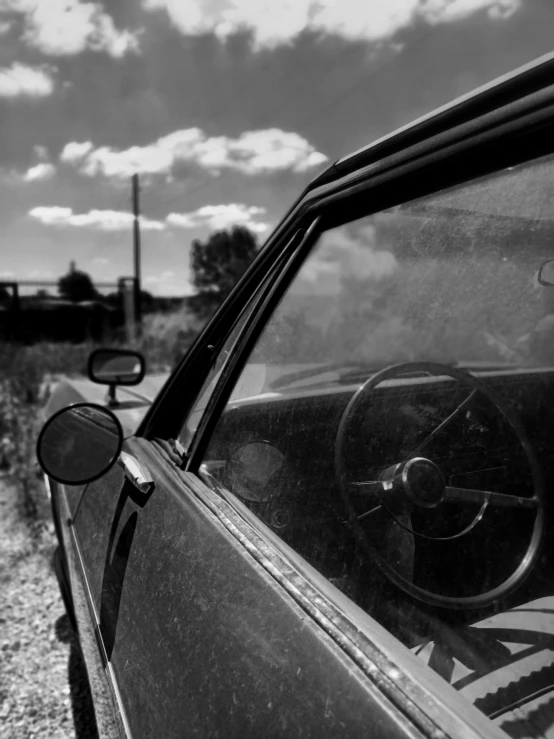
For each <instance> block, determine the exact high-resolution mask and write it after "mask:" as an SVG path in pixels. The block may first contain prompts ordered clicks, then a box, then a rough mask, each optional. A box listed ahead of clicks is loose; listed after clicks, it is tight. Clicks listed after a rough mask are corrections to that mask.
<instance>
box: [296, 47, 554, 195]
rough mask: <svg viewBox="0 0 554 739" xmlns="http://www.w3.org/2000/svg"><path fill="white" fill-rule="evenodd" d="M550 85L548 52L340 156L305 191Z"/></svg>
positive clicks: (553, 56) (553, 78) (553, 65)
mask: <svg viewBox="0 0 554 739" xmlns="http://www.w3.org/2000/svg"><path fill="white" fill-rule="evenodd" d="M553 82H554V52H550V53H549V54H545V55H544V56H541V57H539V58H538V59H535V60H534V61H532V62H529V63H528V64H525V65H523V66H522V67H519V68H518V69H516V70H515V71H513V72H510V73H509V74H506V75H503V76H501V77H498V78H496V79H495V80H493V81H492V82H489V83H487V84H486V85H483V86H482V87H478V88H477V89H476V90H473V91H472V92H470V93H468V94H466V95H462V96H461V97H458V98H456V99H455V100H453V101H452V102H450V103H448V104H447V105H443V106H441V107H440V108H437V109H436V110H434V111H432V112H431V113H428V114H426V115H424V116H422V117H420V118H417V119H416V120H415V121H413V122H411V123H409V124H408V125H406V126H402V127H401V128H399V129H397V130H396V131H393V132H392V133H390V134H387V135H386V136H383V137H381V138H379V139H377V140H376V141H374V142H373V143H371V144H368V145H367V146H364V147H363V148H362V149H358V150H357V151H354V152H352V153H351V154H348V155H347V156H345V157H342V158H341V159H339V160H338V161H336V162H335V163H334V164H332V165H331V166H330V167H329V168H328V169H326V170H325V171H324V172H322V173H321V174H320V175H319V176H317V177H316V178H315V179H314V180H312V182H311V183H310V184H309V185H308V188H307V191H306V192H309V191H310V190H313V189H315V188H317V187H319V186H321V185H324V184H328V183H331V182H333V181H335V180H338V179H340V178H341V177H343V176H344V175H345V174H348V173H350V172H353V171H355V170H357V169H359V168H361V167H365V166H367V165H369V164H372V163H373V162H376V161H378V160H380V159H383V158H384V157H388V156H390V155H391V154H394V153H395V152H397V151H399V150H400V149H404V148H406V147H407V146H411V145H413V144H417V143H419V142H421V141H423V140H425V139H428V138H430V137H431V136H433V135H435V134H437V133H439V132H442V131H445V130H447V129H449V128H453V127H454V126H458V125H460V124H462V123H465V122H466V121H469V120H471V119H472V118H475V117H476V116H478V115H482V114H484V113H488V112H490V111H492V110H495V109H496V108H498V107H500V106H504V105H509V104H510V103H511V102H515V101H516V100H517V99H519V98H520V97H521V96H522V95H528V94H531V93H533V92H536V91H537V90H540V89H542V88H544V87H546V86H548V85H551V84H552V83H553Z"/></svg>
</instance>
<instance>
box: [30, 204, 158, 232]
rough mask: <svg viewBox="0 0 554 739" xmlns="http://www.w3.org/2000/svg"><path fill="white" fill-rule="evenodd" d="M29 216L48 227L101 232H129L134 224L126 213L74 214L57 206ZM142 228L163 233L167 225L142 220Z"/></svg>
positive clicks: (38, 208) (39, 209)
mask: <svg viewBox="0 0 554 739" xmlns="http://www.w3.org/2000/svg"><path fill="white" fill-rule="evenodd" d="M29 215H30V216H31V218H35V219H36V220H37V221H40V222H41V223H43V224H44V225H46V226H73V227H76V228H92V229H96V230H99V231H125V230H129V229H130V228H131V224H132V222H133V216H132V214H131V213H126V212H125V211H118V210H89V212H88V213H74V212H73V210H72V209H71V208H64V207H60V206H56V205H54V206H37V207H36V208H32V209H31V210H30V211H29ZM140 227H141V229H143V230H145V231H163V230H164V229H165V224H164V223H163V222H162V221H153V220H150V219H148V218H141V221H140Z"/></svg>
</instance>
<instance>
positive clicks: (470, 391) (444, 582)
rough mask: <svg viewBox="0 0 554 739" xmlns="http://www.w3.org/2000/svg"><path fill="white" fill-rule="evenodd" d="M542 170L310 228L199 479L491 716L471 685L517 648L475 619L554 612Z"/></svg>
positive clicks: (553, 327) (551, 374)
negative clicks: (547, 524)
mask: <svg viewBox="0 0 554 739" xmlns="http://www.w3.org/2000/svg"><path fill="white" fill-rule="evenodd" d="M553 167H554V160H553V159H552V158H551V157H547V158H544V159H540V160H536V161H534V162H531V163H526V164H524V165H521V166H518V167H512V168H509V169H506V170H503V171H500V172H497V173H495V174H494V175H491V176H489V177H486V178H482V179H479V180H475V181H473V182H470V183H467V184H464V185H461V186H458V187H454V188H450V189H448V190H443V191H441V192H439V193H437V194H435V195H432V196H428V197H425V198H421V199H418V200H414V201H411V202H408V203H403V204H400V205H398V206H396V207H393V208H390V209H387V210H385V211H381V212H379V213H372V214H368V215H367V216H365V217H363V218H360V219H358V220H356V221H354V222H349V223H344V224H343V225H341V226H340V227H336V228H333V229H331V230H327V231H324V232H322V233H321V234H320V237H319V239H318V240H317V243H316V244H315V246H314V248H313V249H312V250H311V252H310V254H309V255H308V257H307V258H306V260H305V262H304V263H303V265H302V266H301V268H300V269H299V271H298V272H297V273H296V275H295V276H294V278H293V279H292V281H291V283H290V285H289V287H288V289H287V290H286V292H285V293H284V295H283V297H282V299H281V300H280V302H279V304H278V306H277V308H276V309H275V311H274V313H273V315H272V316H271V318H270V319H269V321H268V322H267V324H266V326H265V328H264V329H263V331H262V332H261V334H260V336H259V338H258V341H257V343H256V344H255V346H254V348H253V350H252V351H251V352H250V354H249V356H248V358H247V360H246V362H245V364H244V368H243V371H242V374H241V375H240V378H239V379H238V381H237V382H236V384H235V385H234V387H233V389H232V392H231V394H230V396H229V399H228V402H227V405H226V407H225V409H224V411H223V413H222V415H221V417H220V418H219V420H218V423H217V425H216V427H215V430H214V432H213V435H212V436H211V438H210V442H209V445H208V447H207V451H206V452H205V454H204V458H203V459H202V467H201V472H200V474H201V475H202V474H203V473H202V469H204V470H205V475H204V478H205V481H206V483H207V484H208V485H211V486H212V487H214V488H215V489H216V490H219V491H222V490H224V491H225V493H226V494H229V495H230V496H231V499H232V496H236V498H237V499H239V500H240V501H241V503H242V504H244V505H246V506H247V507H248V508H249V509H250V510H251V511H252V512H253V513H254V514H255V515H256V516H257V517H258V518H259V519H260V521H261V522H262V523H263V524H264V525H265V526H267V527H269V528H270V529H271V530H272V531H273V532H275V533H276V534H277V535H278V536H279V537H281V538H282V540H283V541H284V542H285V543H286V544H288V545H289V546H290V547H292V548H293V549H294V550H295V551H296V552H297V553H298V554H299V555H300V556H301V557H303V558H304V559H305V560H307V561H308V562H309V563H310V564H311V565H312V566H313V567H315V568H316V569H317V570H318V571H319V572H320V573H321V574H322V575H323V576H324V577H325V578H327V579H328V580H329V581H330V582H331V583H333V584H334V585H335V586H336V587H337V588H338V589H339V590H340V591H342V592H343V593H344V594H345V595H346V596H348V597H349V598H350V599H352V600H353V601H354V602H356V603H357V604H358V605H359V606H361V607H362V608H363V609H364V610H365V611H366V612H367V613H369V614H370V615H371V616H372V617H374V618H375V619H376V620H377V621H379V622H380V623H381V624H383V625H384V626H385V627H386V628H387V629H389V631H391V632H392V633H393V634H394V635H395V636H397V637H398V638H399V639H400V640H401V641H402V642H403V643H404V644H405V645H406V646H407V647H408V648H411V649H412V650H414V652H415V653H417V654H418V655H419V656H420V657H421V659H422V660H424V661H426V663H427V664H429V665H430V666H431V667H432V668H433V669H435V671H437V672H439V674H441V675H442V676H443V677H444V678H445V679H447V680H448V681H449V682H451V683H452V684H453V685H455V686H456V687H458V688H459V689H460V690H461V691H462V692H464V693H465V694H467V696H468V699H469V700H471V701H472V702H474V703H475V704H476V705H477V706H479V707H481V708H482V710H484V711H485V712H486V713H488V715H493V716H494V717H496V718H495V720H496V721H497V723H499V724H500V725H502V726H503V727H504V728H506V727H507V726H508V724H509V720H508V719H509V717H510V716H512V715H511V714H509V711H508V710H506V711H500V712H498V711H497V709H495V708H494V706H495V705H496V703H495V699H494V698H493V697H491V696H493V695H494V694H495V691H500V689H501V688H502V689H503V688H504V687H505V685H506V684H507V683H510V682H511V681H513V680H516V678H517V675H516V674H515V672H514V670H515V669H516V668H515V667H513V666H512V667H505V669H506V670H507V672H506V673H502V672H500V673H499V672H498V670H499V669H500V667H501V666H502V665H504V666H506V665H513V664H515V658H514V657H513V655H514V653H515V652H517V651H518V650H519V649H520V647H519V646H514V643H516V642H517V643H518V644H519V643H520V642H521V640H522V639H523V642H524V643H527V642H525V638H524V637H522V632H521V629H520V631H519V632H518V633H517V634H515V630H516V629H515V627H516V625H517V624H518V623H519V625H520V626H521V623H522V621H521V618H520V617H519V621H518V617H516V618H514V619H513V620H512V621H510V619H509V618H508V619H507V621H506V618H505V619H504V621H502V620H501V621H500V622H499V623H500V626H498V624H497V623H496V622H495V621H490V619H491V618H492V619H494V618H499V616H498V614H499V613H500V612H502V613H503V617H504V616H505V615H506V612H510V613H512V611H510V609H514V608H515V609H516V610H517V609H518V608H522V609H524V610H526V612H532V613H534V612H535V611H536V612H538V611H539V610H541V609H542V610H544V608H545V607H548V608H551V609H552V610H550V613H554V600H553V601H552V602H550V601H548V604H547V605H545V601H544V598H550V597H551V595H550V593H551V586H550V583H551V582H552V562H551V558H550V557H543V558H542V559H540V560H539V552H540V550H541V545H542V544H543V542H544V535H545V528H544V520H545V506H546V503H545V494H544V486H543V479H544V476H545V475H548V473H549V472H550V471H551V470H553V469H554V464H553V462H554V457H553V454H552V450H553V449H554V446H553V443H554V439H550V437H549V434H550V429H552V423H553V422H554V415H553V416H550V415H549V414H550V413H553V409H554V404H553V400H554V287H549V286H548V285H547V284H542V283H544V282H548V280H544V279H542V278H541V281H539V279H538V276H539V272H540V273H541V275H546V273H547V269H546V267H547V265H546V262H547V260H549V259H554V197H553V196H554V176H553V175H554V169H553ZM545 265H546V267H545ZM553 282H554V280H553ZM487 619H489V621H487ZM491 624H492V626H494V627H495V628H496V626H498V628H497V630H496V631H495V633H494V635H491V633H490V632H485V631H484V629H486V628H487V625H488V626H490V625H491ZM511 626H513V627H514V629H515V630H514V633H509V632H506V631H505V632H501V630H502V629H509V628H511ZM552 626H553V627H552V629H551V631H552V634H551V635H550V637H549V638H552V636H554V624H553V625H552ZM498 629H500V630H498ZM529 638H531V637H529ZM518 640H520V641H519V642H518ZM532 640H533V639H532V638H531V641H532ZM521 648H523V647H521ZM518 669H519V668H518ZM510 670H512V672H510ZM495 676H496V677H495ZM521 685H522V684H521ZM521 689H522V690H523V687H521ZM516 694H517V695H519V694H518V691H517V690H515V693H514V695H516ZM518 700H520V698H519V697H517V696H516V697H515V698H514V701H515V703H517V701H518ZM512 702H513V701H512ZM515 703H514V705H515ZM493 704H494V705H493ZM510 710H512V709H510ZM514 710H515V709H514ZM518 710H519V709H518ZM495 711H496V713H495ZM508 714H509V716H508ZM512 718H513V716H512ZM510 720H511V718H510ZM508 728H509V726H508ZM508 728H506V730H508ZM516 729H517V727H516V728H515V729H514V732H515V733H514V734H513V735H514V736H516V735H517V736H519V734H517V730H516Z"/></svg>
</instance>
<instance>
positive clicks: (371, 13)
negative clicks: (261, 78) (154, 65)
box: [143, 0, 521, 48]
mask: <svg viewBox="0 0 554 739" xmlns="http://www.w3.org/2000/svg"><path fill="white" fill-rule="evenodd" d="M143 6H144V7H145V9H146V10H149V11H160V10H165V11H166V12H167V14H168V16H169V18H170V20H171V22H172V24H173V25H174V26H176V27H177V28H178V29H179V30H180V31H181V32H182V33H184V34H187V35H199V34H203V33H207V32H213V33H215V34H216V35H217V36H219V37H220V38H222V39H224V38H226V37H228V36H230V35H231V34H233V33H236V32H238V31H243V30H249V31H251V32H252V33H253V35H254V41H255V45H256V46H257V47H258V48H259V47H274V46H277V45H279V44H283V43H287V42H290V41H291V40H292V39H294V38H295V37H296V36H298V35H299V34H300V33H302V31H305V30H311V31H314V32H317V33H325V34H339V35H341V36H343V37H344V38H347V39H350V40H358V39H362V40H367V41H379V40H383V39H387V38H390V37H392V36H393V35H394V34H395V33H397V32H398V31H400V30H402V29H403V28H406V27H407V26H409V25H410V24H412V23H414V22H416V21H418V20H420V21H421V20H422V21H424V22H428V23H448V22H452V21H456V20H459V19H461V18H465V17H467V16H469V15H471V14H473V13H475V12H477V11H480V10H484V11H487V12H488V13H489V15H490V16H491V17H493V18H505V17H508V16H509V15H512V14H513V13H515V12H516V10H518V9H519V8H520V6H521V0H423V1H422V0H340V2H337V0H255V1H253V0H227V2H225V3H223V2H214V0H143Z"/></svg>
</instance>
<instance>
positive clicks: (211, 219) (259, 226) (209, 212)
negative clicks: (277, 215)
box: [166, 203, 269, 233]
mask: <svg viewBox="0 0 554 739" xmlns="http://www.w3.org/2000/svg"><path fill="white" fill-rule="evenodd" d="M264 213H266V209H265V208H258V207H256V206H254V205H251V206H248V205H243V204H242V203H229V204H228V205H204V206H202V207H201V208H198V210H194V211H191V212H190V213H170V214H169V215H168V216H167V218H166V221H167V223H168V224H169V225H171V226H177V227H179V228H207V229H209V230H210V231H219V230H223V229H227V228H230V227H231V226H246V227H247V228H249V229H250V230H251V231H253V232H254V233H263V232H264V231H267V229H268V228H269V224H267V223H264V222H262V221H257V220H255V217H256V216H261V215H262V214H264Z"/></svg>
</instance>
